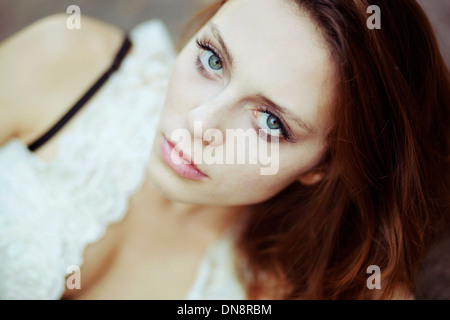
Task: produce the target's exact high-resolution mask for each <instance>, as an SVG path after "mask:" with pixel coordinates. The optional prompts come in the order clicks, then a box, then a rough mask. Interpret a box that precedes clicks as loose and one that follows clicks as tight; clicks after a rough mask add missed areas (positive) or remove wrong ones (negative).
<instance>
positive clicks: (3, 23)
mask: <svg viewBox="0 0 450 320" xmlns="http://www.w3.org/2000/svg"><path fill="white" fill-rule="evenodd" d="M392 1H396V0H392ZM206 2H208V0H39V1H35V0H33V1H31V0H0V42H1V41H3V40H5V39H6V38H8V37H9V36H11V35H12V34H14V33H15V32H17V31H19V30H20V29H22V28H24V27H26V26H27V25H29V24H31V23H32V22H34V21H36V20H38V19H40V18H42V17H45V16H47V15H50V14H53V13H65V12H66V10H67V7H68V6H69V5H78V6H79V7H80V8H81V14H82V15H88V16H91V17H94V18H97V19H100V20H103V21H105V22H109V23H111V24H114V25H116V26H118V27H120V28H122V29H124V30H127V31H130V30H131V29H132V28H133V27H134V26H136V25H137V24H139V23H140V22H143V21H146V20H149V19H154V18H158V19H161V20H162V21H163V22H164V23H165V24H166V25H167V27H168V29H169V31H170V33H171V34H172V37H173V40H174V43H176V42H177V41H178V40H179V38H180V36H181V33H182V31H183V28H184V26H185V23H186V22H187V20H188V19H189V18H190V17H191V15H192V14H193V13H194V12H195V11H197V10H198V9H199V8H201V7H202V6H204V4H205V3H206ZM418 2H419V3H420V4H421V5H422V7H423V8H424V9H425V11H426V13H427V14H428V16H429V18H430V20H431V22H432V24H433V27H434V29H435V32H436V35H437V38H438V40H439V43H440V45H441V50H442V53H443V56H444V59H445V60H446V61H447V65H449V66H450V36H449V33H450V0H418ZM381 18H382V19H383V16H382V17H381ZM449 125H450V124H449ZM449 266H450V237H449V238H448V239H445V240H444V241H442V242H441V243H440V245H439V246H437V247H436V248H434V249H433V250H431V251H430V254H429V257H428V259H427V260H426V263H425V265H424V266H423V269H422V271H421V273H420V277H419V279H418V287H417V290H416V298H417V299H450V268H449Z"/></svg>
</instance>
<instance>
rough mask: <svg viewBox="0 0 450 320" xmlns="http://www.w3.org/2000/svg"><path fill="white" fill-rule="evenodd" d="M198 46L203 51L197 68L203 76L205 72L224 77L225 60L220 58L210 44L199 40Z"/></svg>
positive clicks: (199, 56)
mask: <svg viewBox="0 0 450 320" xmlns="http://www.w3.org/2000/svg"><path fill="white" fill-rule="evenodd" d="M197 45H198V47H199V48H200V49H201V52H200V54H199V55H198V57H197V62H196V63H197V68H198V69H199V71H201V72H202V73H203V74H205V72H206V73H207V72H212V73H216V74H217V75H219V76H222V75H223V69H224V68H223V60H222V58H221V57H220V53H218V52H217V51H216V49H215V48H214V47H213V46H212V45H211V44H209V43H205V42H201V41H200V40H197Z"/></svg>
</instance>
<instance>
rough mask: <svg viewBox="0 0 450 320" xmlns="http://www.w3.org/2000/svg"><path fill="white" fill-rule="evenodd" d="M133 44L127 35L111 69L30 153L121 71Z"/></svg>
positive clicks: (35, 143) (37, 140)
mask: <svg viewBox="0 0 450 320" xmlns="http://www.w3.org/2000/svg"><path fill="white" fill-rule="evenodd" d="M131 46H132V43H131V41H130V39H129V36H128V35H126V36H125V39H124V41H123V44H122V46H121V48H120V50H119V52H118V53H117V54H116V56H115V58H114V61H113V63H112V65H111V67H110V68H109V69H108V70H107V71H106V72H105V73H104V74H103V75H102V76H101V77H100V79H98V80H97V82H96V83H95V84H94V85H93V86H92V87H91V88H90V89H89V90H88V91H87V92H86V93H85V94H84V95H83V96H82V97H81V99H79V100H78V102H77V103H75V105H74V106H73V107H72V108H71V109H70V110H69V111H68V112H67V113H66V114H65V115H64V116H63V117H62V118H61V119H60V120H59V121H58V122H57V123H56V124H55V125H54V126H53V127H51V128H50V129H49V130H48V131H47V132H46V133H45V134H43V135H42V136H41V137H40V138H39V139H36V140H35V141H34V142H33V143H32V144H30V145H29V146H28V149H29V150H30V151H32V152H33V151H36V150H37V149H38V148H40V147H41V146H42V145H43V144H44V143H46V142H47V141H48V140H50V139H51V138H52V137H53V136H54V135H55V134H56V133H57V132H58V131H59V130H60V129H61V128H62V127H63V126H64V125H65V124H66V123H67V122H69V120H70V119H71V118H72V117H73V116H74V115H75V114H76V113H77V112H78V111H79V110H80V109H81V108H82V107H83V106H84V105H85V104H86V102H88V100H89V99H90V98H92V97H93V96H94V94H95V93H96V92H97V91H98V90H99V89H100V87H101V86H102V85H103V84H104V83H105V82H106V81H107V80H108V78H109V77H110V76H111V74H113V73H114V72H115V71H116V70H118V69H119V67H120V65H121V63H122V61H123V59H124V58H125V56H126V54H127V53H128V51H129V49H130V48H131Z"/></svg>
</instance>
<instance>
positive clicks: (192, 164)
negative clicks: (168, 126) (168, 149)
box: [163, 135, 206, 176]
mask: <svg viewBox="0 0 450 320" xmlns="http://www.w3.org/2000/svg"><path fill="white" fill-rule="evenodd" d="M163 136H164V139H166V140H167V142H168V143H169V144H170V145H171V146H172V147H173V148H174V149H175V150H176V151H177V152H178V155H180V151H181V152H182V153H183V156H182V158H183V159H184V160H186V161H187V162H188V163H189V165H191V166H193V167H194V168H195V169H197V170H198V171H199V172H201V173H203V174H204V175H205V176H206V174H205V173H204V172H203V171H202V170H200V169H199V168H198V167H197V166H196V165H195V163H194V161H192V158H191V156H190V155H189V154H188V153H187V152H185V151H184V150H183V149H181V148H179V147H178V145H177V144H176V143H175V142H173V141H172V140H170V139H167V137H166V135H163Z"/></svg>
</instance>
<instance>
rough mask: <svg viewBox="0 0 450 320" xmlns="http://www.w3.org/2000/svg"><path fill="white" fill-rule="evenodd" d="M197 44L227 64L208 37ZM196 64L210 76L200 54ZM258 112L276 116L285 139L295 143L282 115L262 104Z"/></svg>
mask: <svg viewBox="0 0 450 320" xmlns="http://www.w3.org/2000/svg"><path fill="white" fill-rule="evenodd" d="M196 43H197V46H198V48H199V49H200V50H206V51H210V52H211V53H213V54H214V55H216V57H217V58H218V59H219V61H220V63H221V64H222V66H224V65H225V63H224V61H225V60H224V59H223V56H222V54H221V53H220V51H219V50H217V49H216V48H215V47H214V46H213V45H212V44H211V42H210V41H208V40H206V39H197V40H196ZM195 65H196V66H197V70H198V71H199V72H200V74H201V75H203V76H206V77H209V74H208V71H207V70H206V69H205V66H204V65H203V63H202V62H201V60H200V55H199V54H198V55H197V57H196V60H195ZM257 110H258V112H262V113H265V114H268V115H272V116H274V117H276V118H277V120H279V121H280V123H281V126H280V131H281V134H282V137H283V139H284V140H286V141H287V142H290V143H294V142H295V139H294V138H293V136H292V135H291V134H290V133H289V132H288V130H286V127H287V126H286V124H285V122H284V121H283V120H282V117H281V116H280V115H278V114H277V113H276V112H273V111H270V110H269V109H268V108H267V107H265V106H262V107H258V109H257ZM261 131H264V130H259V132H261ZM264 135H267V136H268V138H269V141H270V138H271V137H272V135H270V134H265V133H264Z"/></svg>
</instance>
